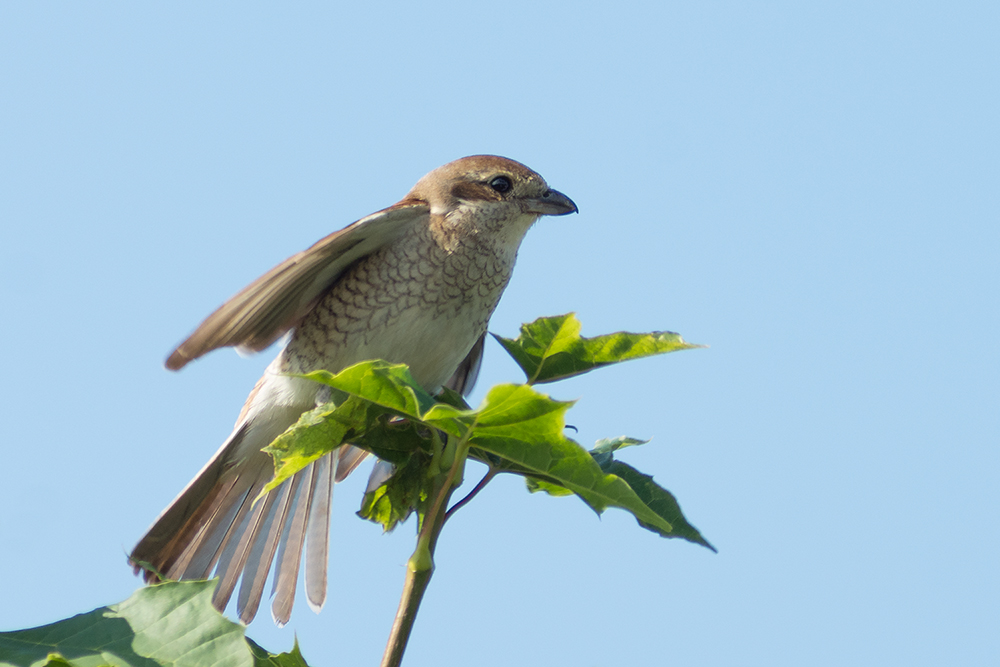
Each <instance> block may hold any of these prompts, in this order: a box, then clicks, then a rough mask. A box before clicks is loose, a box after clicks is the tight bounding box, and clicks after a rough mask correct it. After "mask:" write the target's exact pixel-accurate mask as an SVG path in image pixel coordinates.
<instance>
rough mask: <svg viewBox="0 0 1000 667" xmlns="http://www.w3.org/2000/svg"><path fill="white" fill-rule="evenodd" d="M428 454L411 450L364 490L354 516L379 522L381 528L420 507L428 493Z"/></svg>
mask: <svg viewBox="0 0 1000 667" xmlns="http://www.w3.org/2000/svg"><path fill="white" fill-rule="evenodd" d="M429 465H430V456H429V455H427V454H424V453H423V452H415V453H414V454H412V455H411V456H410V457H409V460H407V461H406V463H405V464H403V465H398V466H397V467H396V471H395V472H394V473H393V474H392V476H391V477H390V478H389V479H387V480H386V481H385V482H384V483H382V485H381V486H379V487H378V488H376V489H373V490H371V491H368V492H366V493H365V495H364V498H362V501H361V509H360V510H358V516H360V517H361V518H362V519H367V520H369V521H371V522H373V523H378V524H381V525H382V528H383V529H384V530H385V532H387V533H388V532H389V531H391V530H392V529H393V528H395V527H396V526H397V525H399V524H400V523H402V522H403V521H406V520H407V519H408V518H409V517H410V515H411V514H412V513H413V512H414V511H415V510H419V509H420V508H422V507H423V505H424V503H425V502H426V501H427V498H428V496H429V494H430V487H431V480H430V477H429V475H428V466H429Z"/></svg>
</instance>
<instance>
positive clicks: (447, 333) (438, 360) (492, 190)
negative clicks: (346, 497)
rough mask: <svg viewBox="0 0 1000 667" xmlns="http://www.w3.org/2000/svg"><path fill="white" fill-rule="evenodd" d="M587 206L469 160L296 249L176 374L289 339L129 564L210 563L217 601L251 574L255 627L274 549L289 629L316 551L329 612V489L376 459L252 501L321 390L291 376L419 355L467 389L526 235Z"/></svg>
mask: <svg viewBox="0 0 1000 667" xmlns="http://www.w3.org/2000/svg"><path fill="white" fill-rule="evenodd" d="M576 210H577V208H576V205H575V204H574V203H573V202H572V201H571V200H570V199H569V198H568V197H566V196H565V195H563V194H561V193H559V192H557V191H555V190H551V189H550V188H549V186H548V185H546V183H545V180H544V179H542V177H541V176H539V175H538V174H536V173H535V172H533V171H531V170H530V169H528V168H527V167H525V166H524V165H522V164H520V163H518V162H515V161H513V160H509V159H507V158H503V157H497V156H492V155H476V156H472V157H466V158H462V159H460V160H456V161H455V162H451V163H449V164H446V165H444V166H443V167H439V168H438V169H435V170H434V171H432V172H430V173H429V174H427V175H426V176H424V177H423V178H421V179H420V180H419V181H418V182H417V184H416V185H415V186H414V187H413V189H412V190H410V192H409V193H408V194H407V195H406V196H405V197H404V198H403V199H402V201H400V202H399V203H397V204H394V205H393V206H390V207H389V208H387V209H384V210H381V211H379V212H377V213H373V214H372V215H369V216H368V217H366V218H362V219H361V220H358V221H357V222H355V223H353V224H351V225H348V226H347V227H345V228H344V229H342V230H340V231H338V232H334V233H333V234H331V235H330V236H327V237H326V238H324V239H322V240H321V241H319V242H318V243H316V244H315V245H313V246H312V247H310V248H309V249H307V250H304V251H303V252H300V253H298V254H296V255H293V256H292V257H289V258H288V259H286V260H285V261H284V262H282V263H281V264H279V265H278V266H276V267H274V268H273V269H271V270H270V271H268V272H267V273H265V274H264V275H263V276H261V277H260V278H258V279H257V280H256V281H254V282H253V283H251V284H250V285H249V286H248V287H246V288H245V289H244V290H243V291H241V292H240V293H239V294H237V295H236V296H234V297H233V298H232V299H230V300H229V301H227V302H226V303H224V304H223V305H222V306H221V307H220V308H219V309H218V310H216V311H215V312H214V313H212V314H211V315H209V317H208V318H207V319H206V320H205V321H204V322H202V323H201V325H200V326H199V327H198V328H197V329H196V330H195V332H194V333H193V334H191V336H190V337H189V338H188V339H187V340H185V341H184V342H183V343H181V345H180V346H179V347H178V348H177V349H176V350H174V351H173V353H171V355H170V357H169V358H168V359H167V368H169V369H171V370H178V369H180V368H182V367H183V366H184V365H185V364H187V363H188V362H189V361H192V360H193V359H197V358H198V357H200V356H202V355H203V354H206V353H207V352H210V351H212V350H214V349H217V348H220V347H226V346H234V347H238V348H241V349H246V350H253V351H259V350H263V349H264V348H266V347H267V346H269V345H270V344H271V343H273V342H274V341H276V340H277V339H278V338H280V337H281V336H283V335H285V334H286V333H289V332H290V337H289V339H288V343H287V344H286V345H285V347H284V349H282V351H281V352H280V353H279V354H278V356H277V358H276V359H275V360H274V361H273V362H271V364H270V365H269V366H268V367H267V370H266V371H265V372H264V376H263V377H262V378H261V379H260V380H259V381H258V382H257V385H256V386H255V387H254V389H253V391H251V392H250V396H249V397H248V398H247V401H246V403H245V404H244V406H243V410H242V411H241V412H240V415H239V418H238V419H237V421H236V427H235V429H234V430H233V433H232V435H230V436H229V438H228V439H227V440H226V441H225V442H224V443H223V444H222V447H221V448H219V451H218V452H216V454H215V456H213V457H212V459H211V460H210V461H209V462H208V463H207V464H206V465H205V467H204V468H202V469H201V471H200V472H199V473H198V474H197V476H195V478H194V480H192V481H191V483H190V484H188V486H187V488H185V489H184V490H183V491H181V493H180V495H179V496H177V498H176V499H175V500H174V501H173V502H172V503H171V504H170V505H169V506H168V507H167V509H166V510H164V511H163V513H162V514H161V515H160V516H159V518H157V520H156V522H155V523H154V524H153V526H152V527H151V528H150V529H149V531H148V532H147V533H146V535H145V536H144V537H143V538H142V539H141V540H140V541H139V543H138V544H137V545H136V547H135V549H133V551H132V554H131V555H130V560H131V562H132V563H133V564H135V565H148V566H151V567H152V570H149V569H147V570H146V571H145V575H144V576H145V579H146V581H155V580H157V578H158V577H157V575H156V574H155V573H154V570H155V572H159V573H161V574H162V575H163V576H164V577H166V578H168V579H205V578H208V577H209V576H210V575H211V574H212V572H213V570H214V571H215V572H216V575H217V576H218V577H219V578H220V582H219V586H218V588H217V589H216V591H215V597H214V598H213V601H214V603H215V606H216V607H218V608H219V609H220V610H222V609H224V608H225V607H226V605H227V603H228V602H229V599H230V597H231V596H232V594H233V591H234V590H235V586H236V582H237V580H238V579H239V578H240V576H241V574H242V584H241V586H240V592H239V596H238V598H237V611H238V613H239V616H240V619H241V620H242V621H243V622H244V623H249V622H250V621H251V620H252V619H253V617H254V616H255V615H256V613H257V608H258V606H259V605H260V600H261V596H262V593H263V589H264V582H265V580H266V579H267V575H268V572H269V571H270V569H271V564H272V561H275V555H277V560H276V564H275V567H274V569H275V574H274V579H273V585H272V595H273V596H274V600H273V603H272V606H271V612H272V616H273V617H274V621H275V623H277V624H278V625H284V624H285V623H287V622H288V619H289V617H290V615H291V610H292V603H293V601H294V598H295V586H296V581H297V579H298V573H299V563H300V561H301V557H302V552H303V547H305V586H306V595H307V598H308V600H309V604H310V606H311V607H312V608H313V609H314V610H316V611H318V610H319V608H321V607H322V605H323V603H324V602H325V599H326V577H327V549H328V545H329V529H330V518H329V517H330V503H331V499H332V493H333V484H334V483H335V482H339V481H341V480H342V479H343V478H344V477H346V476H347V475H348V474H349V473H350V472H351V471H352V470H353V469H354V468H355V467H356V466H357V465H358V464H359V463H360V462H361V460H362V459H363V458H364V457H365V456H366V453H365V452H364V451H363V450H360V449H357V448H354V447H351V446H350V445H343V446H341V447H340V448H338V449H336V450H334V451H333V452H331V453H330V454H328V455H327V456H324V457H323V458H321V459H319V460H317V461H315V462H314V463H312V464H311V465H310V466H309V467H308V468H306V469H304V470H302V471H301V472H299V473H298V474H296V475H295V476H294V477H292V478H291V479H289V480H288V481H286V482H285V483H284V484H282V485H281V486H279V487H278V488H277V489H275V490H273V491H272V492H271V493H269V494H268V495H267V496H266V497H265V498H264V499H263V500H261V501H260V502H257V503H254V499H255V498H256V497H257V495H258V494H259V493H260V491H261V489H262V488H263V487H264V485H265V484H267V483H268V482H269V481H270V480H271V479H272V477H273V476H274V465H273V460H272V459H271V457H270V456H269V455H267V454H264V453H262V452H261V449H262V448H263V447H266V446H267V445H269V444H270V443H271V441H272V440H274V438H275V437H277V436H278V435H280V434H281V433H282V432H283V431H284V430H285V429H287V428H288V427H289V426H291V425H292V424H293V423H295V422H296V421H297V420H298V418H299V416H300V415H301V414H302V413H303V412H306V411H307V410H311V409H312V408H314V407H315V406H316V404H317V401H318V400H321V399H322V396H321V395H320V392H319V389H320V385H318V384H316V383H313V382H310V381H308V380H303V379H299V378H294V377H289V375H288V374H290V373H308V372H310V371H314V370H320V369H323V370H328V371H331V372H338V371H340V370H342V369H344V368H346V367H347V366H350V365H352V364H354V363H357V362H359V361H365V360H368V359H385V360H387V361H390V362H394V363H405V364H407V365H409V367H410V371H411V373H412V374H413V378H414V379H415V380H416V381H417V382H418V383H419V384H420V385H421V386H422V387H424V388H425V389H427V390H428V391H430V392H432V393H433V392H437V391H438V390H439V389H440V388H441V387H442V386H449V387H451V388H453V389H456V390H457V391H461V392H463V393H467V392H468V391H469V390H470V389H471V387H472V384H473V383H474V382H475V378H476V375H477V373H478V370H479V364H480V361H481V358H482V352H483V343H484V340H485V336H486V325H487V323H488V321H489V318H490V315H491V314H492V313H493V310H494V308H496V305H497V302H498V301H499V300H500V295H501V294H502V293H503V290H504V288H505V287H506V286H507V282H508V280H510V275H511V271H512V270H513V268H514V260H515V258H516V256H517V250H518V247H519V246H520V244H521V240H522V239H523V238H524V234H525V232H527V231H528V228H529V227H531V225H532V224H534V222H535V221H536V220H537V219H538V218H539V217H540V216H543V215H564V214H567V213H573V212H576Z"/></svg>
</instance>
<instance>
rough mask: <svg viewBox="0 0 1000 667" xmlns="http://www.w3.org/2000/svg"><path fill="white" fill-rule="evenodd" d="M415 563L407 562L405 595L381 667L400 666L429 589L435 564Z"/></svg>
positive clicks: (404, 585)
mask: <svg viewBox="0 0 1000 667" xmlns="http://www.w3.org/2000/svg"><path fill="white" fill-rule="evenodd" d="M414 555H416V554H414ZM410 560H411V561H412V560H413V559H412V558H411V559H410ZM413 565H414V564H413V563H408V564H407V568H406V583H405V584H403V596H402V598H401V599H400V600H399V609H398V610H397V611H396V620H395V621H393V623H392V632H390V633H389V643H388V644H387V645H386V647H385V653H384V654H383V655H382V665H381V667H399V665H400V663H402V661H403V651H405V650H406V642H407V641H409V639H410V630H412V629H413V621H414V620H416V618H417V610H418V609H419V608H420V601H421V599H423V597H424V591H425V590H427V584H428V583H430V580H431V575H432V574H434V567H433V566H431V567H429V568H427V569H425V570H418V569H416V568H414V567H413Z"/></svg>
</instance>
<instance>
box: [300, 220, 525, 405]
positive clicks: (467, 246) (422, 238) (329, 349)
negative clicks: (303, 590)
mask: <svg viewBox="0 0 1000 667" xmlns="http://www.w3.org/2000/svg"><path fill="white" fill-rule="evenodd" d="M452 241H453V239H452V240H451V241H449V242H447V243H445V242H444V239H442V238H441V237H440V235H435V233H434V232H433V231H432V230H431V229H430V228H428V227H425V226H421V227H419V228H418V229H415V230H414V231H412V232H411V233H409V234H407V235H405V236H404V237H403V238H400V239H399V240H398V241H397V242H395V243H392V244H390V245H387V246H385V247H383V248H381V249H380V250H378V251H376V252H375V253H373V254H371V255H369V256H367V257H365V258H363V259H361V260H359V261H358V262H357V263H355V264H354V265H353V266H352V267H350V268H349V269H348V270H347V271H346V272H345V273H344V275H343V276H341V278H340V279H339V280H338V281H337V282H336V283H335V284H334V286H333V287H332V288H331V289H330V290H329V291H328V292H327V293H326V294H324V295H323V296H322V297H321V298H320V301H319V302H318V303H317V304H316V306H315V307H314V308H313V309H312V310H311V311H310V312H309V314H308V315H307V316H306V317H305V318H304V319H303V320H302V321H301V323H300V324H299V326H297V327H296V329H295V331H294V333H293V335H292V338H291V340H290V341H289V343H288V346H287V347H286V348H285V351H284V355H283V357H284V359H283V362H284V363H283V364H282V366H284V372H292V373H306V372H310V371H313V370H318V369H325V370H328V371H331V372H338V371H340V370H342V369H343V368H346V367H347V366H350V365H351V364H354V363H357V362H359V361H365V360H368V359H385V360H386V361H390V362H393V363H405V364H407V365H409V367H410V371H411V373H412V374H413V377H414V379H415V380H416V381H417V382H418V383H419V384H420V385H421V386H423V387H424V388H425V389H428V390H429V391H436V390H437V389H438V388H439V387H440V386H441V385H442V384H443V383H444V382H445V381H447V380H448V378H449V377H451V375H452V373H454V371H455V369H456V368H457V367H458V365H459V364H460V363H461V361H462V360H463V359H464V358H465V356H466V355H467V354H468V353H469V350H470V349H471V348H472V346H473V345H474V344H475V342H476V341H477V340H478V339H479V336H481V335H482V334H483V333H484V332H485V331H486V326H487V322H488V321H489V318H490V315H491V314H492V313H493V310H494V308H496V305H497V303H498V302H499V300H500V295H501V294H502V293H503V290H504V287H506V285H507V281H508V280H509V279H510V275H511V271H512V270H513V267H514V260H515V258H516V254H517V247H516V246H514V247H513V248H511V247H509V246H510V244H507V243H503V244H495V243H489V242H484V239H481V238H477V236H476V235H465V236H464V237H463V238H462V240H461V241H459V242H458V243H454V242H452Z"/></svg>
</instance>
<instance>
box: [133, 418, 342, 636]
mask: <svg viewBox="0 0 1000 667" xmlns="http://www.w3.org/2000/svg"><path fill="white" fill-rule="evenodd" d="M254 421H255V420H246V421H243V422H242V423H241V424H240V425H239V426H237V428H236V430H235V431H234V432H233V434H232V435H231V436H230V437H229V438H228V439H227V440H226V442H224V443H223V445H222V447H221V448H219V451H218V452H216V454H215V456H213V457H212V459H211V460H210V461H209V462H208V463H207V464H206V465H205V467H204V468H202V470H201V471H200V472H199V473H198V475H197V476H196V477H195V478H194V479H193V480H192V481H191V483H190V484H188V486H187V487H186V488H185V489H184V490H183V491H181V493H180V495H178V496H177V498H176V499H175V500H174V501H173V502H172V503H171V504H170V505H169V506H168V507H167V509H166V510H164V511H163V513H162V514H161V515H160V516H159V518H157V519H156V521H155V522H154V523H153V525H152V527H151V528H150V529H149V531H147V533H146V535H145V536H144V537H143V538H142V539H141V540H140V541H139V543H138V544H137V545H136V546H135V548H134V549H133V550H132V553H131V555H130V556H129V560H130V562H131V563H132V564H133V566H134V567H135V568H136V570H137V571H138V570H139V569H143V570H145V572H144V575H143V576H144V578H145V580H146V581H147V582H152V581H157V580H159V579H170V580H177V579H207V578H208V577H209V576H210V575H211V574H212V572H213V570H214V571H215V573H216V575H217V576H218V577H219V579H220V580H219V585H218V587H217V588H216V591H215V596H214V597H213V600H212V601H213V603H214V604H215V606H216V607H217V608H218V609H219V610H220V611H221V610H223V609H225V607H226V605H227V604H228V603H229V600H230V598H231V597H232V595H233V592H234V590H235V587H236V582H237V580H239V579H240V575H241V574H242V583H241V585H240V591H239V595H238V596H237V612H238V614H239V617H240V620H242V621H243V622H244V623H249V622H250V621H251V620H252V619H253V617H254V616H255V615H256V613H257V609H258V607H259V605H260V601H261V597H262V594H263V589H264V583H265V580H266V579H267V575H268V572H269V571H270V569H271V564H272V562H276V565H275V575H274V579H273V586H272V590H271V593H272V595H273V596H274V599H273V602H272V605H271V612H272V615H273V617H274V621H275V623H277V624H278V625H279V626H281V625H284V624H285V623H287V622H288V619H289V617H290V616H291V611H292V605H293V603H294V600H295V586H296V582H297V580H298V574H299V567H300V563H301V560H302V553H303V548H305V568H306V571H305V584H306V596H307V598H308V600H309V606H310V607H312V608H313V609H314V610H317V611H318V610H319V608H321V607H322V606H323V603H324V602H325V601H326V588H327V558H328V549H329V532H330V504H331V501H332V496H333V485H334V480H335V479H337V478H338V474H337V473H338V467H339V465H338V464H339V462H340V458H341V452H344V454H345V455H346V454H348V453H350V454H351V456H348V457H347V458H349V459H350V463H351V464H353V465H351V466H350V467H351V468H353V466H354V465H357V463H358V462H359V461H357V460H355V459H356V455H355V454H354V453H353V452H348V451H345V450H348V448H347V447H341V448H339V449H337V450H334V451H333V452H331V453H330V454H328V455H326V456H324V457H322V458H320V459H318V460H316V461H314V462H313V463H312V464H310V465H309V466H308V467H306V468H304V469H303V470H301V471H299V472H298V473H296V474H295V475H294V476H293V477H291V478H290V479H288V480H286V481H285V482H284V483H283V484H281V485H280V486H279V487H278V488H276V489H274V490H272V491H271V492H270V493H268V494H267V495H266V496H265V497H264V498H261V499H260V500H259V501H258V500H257V497H258V495H260V492H261V490H262V489H263V488H264V486H265V485H266V484H267V483H268V482H269V481H270V480H271V479H272V478H273V476H274V464H273V460H272V459H271V457H270V456H269V455H267V454H265V453H263V452H261V451H260V449H261V448H262V447H264V446H266V445H268V444H270V442H271V440H273V439H274V437H275V436H276V435H278V434H280V432H281V431H282V430H284V428H283V427H279V426H278V425H277V424H274V425H273V426H271V427H270V428H269V427H262V425H260V424H258V425H257V428H255V424H254ZM275 430H277V432H276V433H271V432H270V431H275ZM349 449H350V450H353V449H354V448H349ZM255 501H256V502H255ZM276 555H277V560H276V561H275V556H276Z"/></svg>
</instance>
